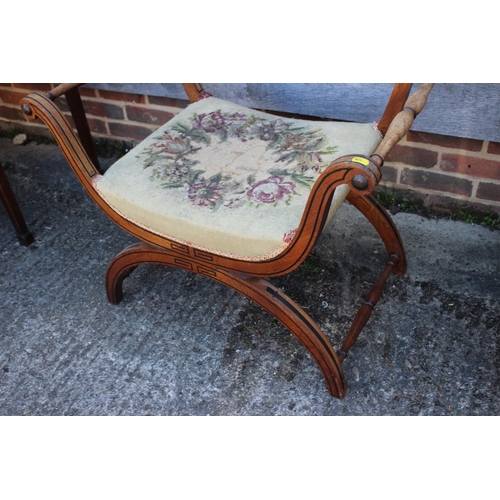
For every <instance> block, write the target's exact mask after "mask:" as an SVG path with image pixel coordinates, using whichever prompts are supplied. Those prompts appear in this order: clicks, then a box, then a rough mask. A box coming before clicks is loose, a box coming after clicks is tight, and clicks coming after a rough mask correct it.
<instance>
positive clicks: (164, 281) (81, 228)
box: [0, 138, 500, 415]
mask: <svg viewBox="0 0 500 500" xmlns="http://www.w3.org/2000/svg"><path fill="white" fill-rule="evenodd" d="M0 162H1V163H2V164H3V165H4V169H5V171H6V174H7V176H8V178H9V180H10V182H11V185H12V188H13V189H14V192H15V193H16V196H17V198H18V201H19V204H20V206H21V209H22V211H23V213H24V216H25V218H26V221H27V224H28V226H29V228H30V229H31V231H32V232H33V234H34V237H35V243H33V244H32V245H31V246H30V247H27V248H25V247H22V246H20V245H19V243H18V242H17V239H16V236H15V233H14V230H13V228H12V226H11V224H10V221H9V219H8V218H7V215H6V213H5V211H4V210H3V208H2V207H0V256H1V257H0V259H1V260H0V283H1V286H0V414H1V415H498V414H499V413H500V398H499V395H500V394H499V393H500V378H499V375H500V352H499V351H500V337H499V335H500V321H499V319H500V272H499V271H500V231H498V230H495V231H493V230H490V229H488V228H486V227H482V226H477V225H471V224H466V223H464V222H457V221H451V220H447V219H444V218H441V219H428V218H423V217H421V216H419V215H415V214H405V213H398V214H397V215H395V216H394V219H395V222H396V224H397V226H398V227H399V229H400V232H401V235H402V238H403V241H404V242H405V245H406V249H407V257H408V263H409V268H408V273H407V274H406V276H405V277H398V276H392V277H391V278H390V280H389V282H388V285H387V288H386V292H385V294H384V295H383V297H382V299H381V301H380V302H379V305H378V308H377V309H376V311H375V313H374V314H373V316H372V318H371V320H370V321H369V323H368V325H367V326H366V327H365V329H364V330H363V332H362V334H361V336H360V338H359V340H358V342H357V343H356V345H355V346H354V348H353V349H352V351H351V353H350V355H349V357H348V358H347V359H346V361H345V362H344V369H345V371H346V376H347V381H348V384H349V389H348V392H347V396H346V397H345V399H343V400H338V399H335V398H332V397H331V396H330V395H329V394H328V392H327V390H326V386H325V383H324V381H323V377H322V375H321V373H320V371H319V369H318V368H317V366H316V364H315V363H314V361H313V360H312V359H311V358H310V356H309V355H308V353H307V352H306V351H305V349H304V348H303V347H302V346H301V345H300V344H299V342H298V341H297V340H296V339H295V338H294V337H293V336H292V335H290V334H289V333H288V332H287V331H286V330H285V329H284V328H282V327H281V326H280V325H278V324H276V322H275V321H273V319H272V318H271V317H270V316H269V315H268V314H267V313H264V312H262V311H261V310H260V309H259V308H258V307H256V306H254V305H253V304H251V303H250V302H249V301H248V300H247V299H245V298H243V297H241V296H239V295H238V294H237V293H236V292H233V291H231V290H229V289H226V288H225V287H223V286H221V285H219V284H217V283H214V282H211V281H209V280H208V279H206V278H204V277H201V276H197V275H192V274H188V273H187V272H184V271H180V270H176V269H169V268H160V267H143V268H139V269H138V270H136V271H135V272H134V273H133V274H132V275H131V276H130V277H129V278H128V279H127V280H126V281H125V284H124V295H125V296H124V300H123V302H122V303H120V304H119V305H117V306H114V305H111V304H109V303H108V302H107V300H106V294H105V289H104V273H105V270H106V266H107V264H108V262H109V261H110V260H111V258H112V257H113V256H114V255H115V254H116V253H118V252H119V251H120V250H122V249H123V248H124V247H125V246H126V245H128V244H130V243H132V242H133V241H134V239H133V238H132V237H131V236H129V235H128V234H126V233H124V232H123V231H122V230H121V229H119V228H118V227H117V226H115V225H114V224H113V223H112V222H111V221H110V220H109V219H108V218H107V217H106V216H105V215H104V214H103V213H101V212H100V210H99V209H98V208H97V207H96V206H95V205H94V204H93V203H92V202H91V200H90V199H89V198H88V197H87V195H86V194H85V193H84V191H83V189H82V188H81V187H80V185H79V183H78V182H77V180H76V178H75V177H74V175H73V174H72V172H71V170H70V168H69V167H68V166H67V164H66V162H65V160H64V158H63V157H62V155H61V153H60V152H59V150H58V148H57V147H56V146H54V145H37V144H35V143H29V144H27V145H25V146H13V145H12V141H11V140H10V139H6V138H0ZM109 162H110V160H105V161H104V163H109ZM385 258H386V257H385V254H384V250H383V248H382V245H381V242H380V241H379V239H378V237H377V235H376V234H375V233H374V231H373V229H372V228H371V226H370V225H369V224H368V223H367V222H366V221H365V220H364V219H363V218H362V217H361V216H360V215H359V214H358V213H357V212H356V211H355V210H354V209H353V208H352V207H350V206H348V205H345V206H344V207H342V209H341V211H340V212H339V213H338V216H337V217H336V219H335V221H334V224H332V226H331V227H329V228H328V229H327V230H326V231H325V233H324V234H323V235H322V237H321V240H320V241H319V242H318V244H317V246H316V248H315V249H314V252H313V256H312V257H311V258H310V259H308V261H306V263H305V265H304V266H302V268H301V269H299V270H297V271H295V272H294V273H292V275H290V276H288V277H284V278H280V279H279V280H273V283H275V284H277V285H278V286H280V287H282V288H284V289H285V291H286V292H287V293H288V294H289V295H291V296H292V297H293V298H295V299H296V300H297V302H299V303H300V304H301V305H302V306H304V307H305V308H306V310H307V311H308V312H309V313H310V314H311V316H312V317H313V318H315V319H316V320H317V321H318V323H319V325H320V326H321V328H322V329H323V330H324V331H325V333H326V334H327V335H328V336H329V338H330V339H331V340H332V343H333V344H334V346H335V347H338V345H339V342H341V340H342V338H343V336H344V335H345V333H346V331H347V328H348V325H349V320H350V319H352V318H353V316H354V314H355V311H356V308H357V307H358V306H359V305H360V304H361V302H362V298H363V296H364V294H365V293H366V292H367V291H368V289H369V286H370V285H371V284H372V283H373V282H374V280H375V279H376V278H377V276H378V273H379V272H380V270H381V268H382V266H383V265H384V264H385Z"/></svg>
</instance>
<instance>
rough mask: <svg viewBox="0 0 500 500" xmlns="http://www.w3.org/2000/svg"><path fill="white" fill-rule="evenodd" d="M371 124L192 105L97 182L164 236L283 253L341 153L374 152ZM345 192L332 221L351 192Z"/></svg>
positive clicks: (117, 206) (228, 251) (121, 207)
mask: <svg viewBox="0 0 500 500" xmlns="http://www.w3.org/2000/svg"><path fill="white" fill-rule="evenodd" d="M380 140H381V136H380V133H379V132H378V131H377V130H376V129H375V128H374V126H373V125H372V124H357V123H337V122H317V121H306V120H296V119H289V118H281V117H277V116H274V115H271V114H268V113H263V112H259V111H255V110H252V109H249V108H245V107H242V106H239V105H235V104H232V103H229V102H227V101H223V100H221V99H217V98H214V97H209V98H206V99H202V100H200V101H198V102H196V103H193V104H191V105H189V106H188V107H187V108H186V109H184V110H183V111H181V112H180V113H179V114H178V115H176V116H175V117H174V118H173V119H172V120H171V121H169V122H168V123H166V124H165V125H163V126H162V127H160V128H159V129H158V130H157V131H156V132H154V133H153V134H151V135H150V136H149V137H148V138H146V139H145V140H144V141H142V142H141V143H140V144H139V145H138V146H137V147H135V148H134V149H133V150H131V151H130V152H129V153H127V154H126V155H125V156H124V157H123V158H121V159H120V160H118V161H117V162H116V163H115V164H114V165H113V166H112V167H111V168H109V169H108V170H107V171H106V173H105V174H104V175H103V176H99V177H98V178H97V179H96V180H95V187H96V189H97V191H98V193H99V194H100V195H101V196H102V197H103V198H104V200H105V201H106V202H107V203H108V204H109V205H110V206H111V207H112V208H113V209H114V210H116V211H117V212H119V213H120V214H122V215H123V216H124V217H125V218H127V219H128V220H131V221H133V222H135V223H137V224H139V225H140V226H142V227H145V228H147V229H150V230H152V231H153V232H155V233H158V234H161V235H165V236H168V237H170V238H171V239H174V240H176V241H180V242H183V243H189V244H191V245H194V246H196V247H199V248H203V249H207V250H210V251H213V252H216V253H220V254H224V255H234V256H237V257H239V258H244V259H248V260H259V259H264V258H268V257H269V256H270V255H275V254H276V253H279V252H280V251H282V250H283V249H284V248H286V246H287V245H288V244H289V243H290V241H291V236H292V235H293V231H294V230H295V229H296V228H297V227H298V225H299V223H300V220H301V217H302V213H303V211H304V208H305V205H306V203H307V198H308V195H309V193H310V190H311V187H312V185H313V184H314V182H315V180H316V179H317V178H318V176H319V175H320V174H321V173H322V172H323V171H324V170H325V168H326V167H327V166H328V165H329V164H330V163H331V162H332V161H333V160H334V159H336V158H338V157H339V156H343V155H346V154H364V155H370V154H371V153H373V151H374V150H375V149H376V147H377V146H378V144H379V143H380ZM348 192H349V188H348V187H347V186H346V185H344V186H341V187H339V188H337V189H336V191H335V195H334V199H333V201H332V206H331V209H330V213H329V217H330V218H331V216H332V215H333V213H334V212H335V210H336V209H337V208H338V206H339V205H340V204H341V203H342V201H343V200H344V199H345V197H346V196H347V193H348Z"/></svg>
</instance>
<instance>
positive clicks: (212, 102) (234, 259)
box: [21, 84, 432, 398]
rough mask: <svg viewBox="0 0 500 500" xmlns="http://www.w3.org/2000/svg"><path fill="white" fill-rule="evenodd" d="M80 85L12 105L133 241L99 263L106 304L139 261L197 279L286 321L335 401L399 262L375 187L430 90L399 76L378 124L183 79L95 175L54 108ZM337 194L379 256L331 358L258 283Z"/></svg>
mask: <svg viewBox="0 0 500 500" xmlns="http://www.w3.org/2000/svg"><path fill="white" fill-rule="evenodd" d="M78 85H80V84H61V85H59V86H58V87H57V88H55V89H54V90H52V91H51V92H49V93H46V94H43V93H32V94H30V95H28V96H26V97H25V98H24V99H23V100H22V102H21V107H22V110H23V111H24V113H25V115H26V117H27V118H28V119H29V120H34V119H35V118H40V119H41V120H42V121H44V122H45V123H46V125H47V126H48V128H49V129H50V131H51V132H52V134H53V135H54V138H55V139H56V141H57V143H58V144H59V146H60V148H61V149H62V151H63V153H64V154H65V156H66V158H67V160H68V162H69V164H70V165H71V167H72V169H73V170H74V172H75V174H76V176H77V177H78V179H79V180H80V182H81V183H82V184H83V186H84V188H85V189H86V191H87V192H88V194H89V195H90V197H91V198H92V199H93V200H94V201H95V202H96V203H97V205H98V206H99V207H100V208H101V209H102V210H103V211H104V212H105V213H106V214H107V215H108V216H109V217H110V218H111V219H112V220H113V221H114V222H116V223H117V224H118V225H119V226H120V227H121V228H123V229H124V230H125V231H128V232H129V233H130V234H132V235H134V236H135V237H137V238H138V239H139V240H140V242H138V243H136V244H133V245H131V246H129V247H128V248H126V249H125V250H123V251H122V252H121V253H120V254H118V255H117V256H116V257H114V259H113V260H112V261H111V263H110V264H109V267H108V270H107V274H106V287H107V294H108V299H109V300H110V301H111V302H112V303H114V304H117V303H118V302H120V300H121V299H122V283H123V280H124V279H125V278H126V277H127V276H128V275H129V274H130V273H131V272H132V271H133V270H134V269H135V268H136V267H137V266H139V265H141V264H161V265H166V266H173V267H177V268H181V269H185V270H188V271H191V272H193V273H199V274H201V275H203V276H207V277H209V278H211V279H213V280H215V281H217V282H220V283H223V284H225V285H227V286H228V287H230V288H232V289H234V290H236V291H238V292H239V293H241V294H242V295H244V296H245V297H248V298H249V299H250V300H252V301H254V302H255V303H257V304H259V305H260V306H261V307H262V308H263V309H264V310H266V311H267V312H269V313H270V314H271V315H273V316H274V317H275V318H276V319H277V320H279V321H280V322H281V323H282V324H283V325H284V326H285V327H287V328H288V329H289V330H290V331H291V332H292V333H293V334H294V335H295V336H296V337H297V338H298V339H299V341H300V342H301V343H302V344H303V345H304V347H305V348H306V349H307V350H308V351H309V352H310V354H311V355H312V357H313V358H314V360H315V361H316V363H317V364H318V366H319V368H320V369H321V371H322V372H323V375H324V377H325V380H326V385H327V388H328V390H329V392H330V394H332V395H333V396H336V397H338V398H343V397H344V396H345V394H346V389H347V384H346V380H345V377H344V372H343V369H342V362H343V361H344V359H345V357H346V356H347V353H348V352H349V350H350V349H351V347H352V345H353V344H354V342H355V340H356V338H357V337H358V335H359V333H360V332H361V330H362V328H363V327H364V325H365V324H366V322H367V320H368V318H369V316H370V314H371V312H372V310H373V307H374V306H375V304H376V303H377V301H378V299H379V297H380V296H381V293H382V290H383V287H384V284H385V282H386V280H387V279H388V277H389V276H390V274H391V273H396V274H399V275H403V274H404V273H405V270H406V260H405V253H404V248H403V244H402V242H401V239H400V236H399V234H398V231H397V229H396V227H395V226H394V224H393V221H392V219H391V218H390V217H389V216H388V215H387V212H386V211H385V209H384V208H383V207H382V206H381V205H380V204H379V203H378V202H377V201H376V199H375V198H374V197H373V196H372V195H371V193H372V192H373V190H374V188H375V187H376V186H377V184H378V182H379V181H380V179H381V172H380V167H381V166H382V165H383V162H384V158H385V157H386V155H387V154H388V152H389V151H390V150H391V149H392V147H393V146H394V145H395V144H397V143H398V142H399V141H400V140H401V139H402V138H403V137H404V136H405V134H406V133H407V132H408V130H409V129H410V127H411V125H412V123H413V120H414V118H415V117H416V115H417V114H418V113H420V111H421V110H422V109H423V107H424V105H425V103H426V100H427V97H428V95H429V92H430V91H431V89H432V84H422V85H421V86H420V87H419V88H418V90H416V91H415V92H414V93H413V94H412V95H411V96H410V97H408V96H409V94H410V89H411V84H396V85H395V87H394V89H393V91H392V94H391V96H390V99H389V102H388V105H387V107H386V110H385V112H384V114H383V116H382V118H381V120H380V123H379V124H378V127H376V126H374V124H358V123H339V122H326V121H317V122H316V121H309V120H300V119H292V118H283V117H278V116H275V115H273V114H270V113H263V112H260V111H256V110H252V109H249V108H245V107H242V106H238V105H235V104H232V103H230V102H228V101H224V100H221V99H217V98H216V97H213V96H212V95H210V94H208V93H207V92H205V91H204V89H203V88H202V86H201V85H199V84H184V88H185V90H186V93H187V95H188V97H189V99H190V101H191V104H190V105H189V106H188V107H187V108H186V109H185V110H183V111H181V112H180V113H179V114H178V115H177V116H175V117H174V118H173V119H172V120H170V121H169V122H168V123H167V124H165V125H163V126H162V127H160V128H159V129H158V130H157V131H156V132H154V133H153V134H152V135H151V136H150V137H148V138H147V139H145V140H144V141H143V142H141V143H140V144H139V145H138V146H136V147H135V148H134V149H133V150H132V151H130V152H129V153H127V155H125V156H124V157H123V158H121V159H119V160H118V161H117V162H116V163H115V164H114V165H113V166H112V167H111V168H110V169H109V170H107V171H106V173H105V174H103V175H101V174H100V173H99V171H98V168H97V167H96V165H95V164H94V163H93V162H92V161H91V159H90V156H89V152H88V151H89V145H88V138H87V139H86V142H87V145H86V146H85V147H84V146H83V145H82V143H81V142H80V141H79V140H78V138H77V136H76V134H75V133H74V131H73V130H72V128H71V126H70V125H69V124H68V122H67V120H66V118H65V117H64V116H63V115H62V114H61V113H60V111H59V110H58V108H57V107H56V105H55V104H54V102H53V101H54V100H55V99H56V98H57V97H59V96H61V95H62V94H64V93H67V92H70V93H71V95H72V99H73V100H75V99H76V100H77V99H78V97H76V96H75V89H76V88H77V86H78ZM76 95H77V94H76ZM344 200H347V201H348V202H349V203H351V204H352V205H354V206H355V207H356V208H357V209H358V210H360V211H361V212H362V213H363V214H364V215H365V216H366V218H367V219H368V220H369V221H370V222H371V224H372V225H373V226H374V228H375V229H376V230H377V232H378V234H379V235H380V237H381V238H382V240H383V243H384V244H385V247H386V249H387V254H388V263H387V265H386V266H385V268H384V269H383V271H382V273H381V275H380V278H379V279H378V281H377V282H376V283H375V284H374V286H373V288H372V289H371V290H370V292H369V293H368V295H367V298H366V301H365V302H364V304H362V305H361V308H360V310H359V312H358V314H357V315H356V317H355V318H354V321H353V323H352V326H351V328H350V330H349V332H348V333H347V336H346V339H345V341H344V343H343V344H342V346H341V347H340V349H339V350H338V352H336V351H335V350H334V348H333V347H332V345H331V343H330V341H329V340H328V338H327V337H326V336H325V334H324V333H323V332H322V331H321V330H320V328H319V327H318V326H317V324H316V323H315V322H314V321H313V319H312V318H311V317H309V315H308V314H307V313H306V312H305V311H304V310H303V309H302V308H301V307H300V306H299V305H298V304H296V303H295V302H294V301H292V300H291V299H290V298H289V297H287V296H286V295H285V294H284V293H283V292H282V291H281V290H279V289H277V288H276V287H274V286H273V285H272V284H271V283H270V282H269V281H267V279H268V278H272V277H275V276H280V275H284V274H287V273H290V272H291V271H293V270H294V269H296V268H297V267H298V266H300V264H301V263H302V262H303V261H304V260H305V259H306V257H307V256H308V254H309V253H310V251H311V250H312V248H313V246H314V244H315V242H316V241H317V239H318V238H319V236H320V235H321V232H322V230H323V228H324V227H325V226H326V224H328V222H329V221H330V219H331V218H332V217H333V215H334V213H335V211H336V209H337V208H338V207H339V205H340V204H341V203H342V202H343V201H344ZM214 300H215V299H214Z"/></svg>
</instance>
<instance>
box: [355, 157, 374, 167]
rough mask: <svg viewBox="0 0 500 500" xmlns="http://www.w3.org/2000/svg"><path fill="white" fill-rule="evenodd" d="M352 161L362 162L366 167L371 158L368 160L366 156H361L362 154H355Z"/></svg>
mask: <svg viewBox="0 0 500 500" xmlns="http://www.w3.org/2000/svg"><path fill="white" fill-rule="evenodd" d="M351 161H353V162H354V163H361V165H364V166H365V167H366V165H369V164H370V162H369V160H367V159H366V158H361V157H360V156H354V157H353V158H352V160H351Z"/></svg>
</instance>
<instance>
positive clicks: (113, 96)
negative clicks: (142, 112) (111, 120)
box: [99, 90, 146, 104]
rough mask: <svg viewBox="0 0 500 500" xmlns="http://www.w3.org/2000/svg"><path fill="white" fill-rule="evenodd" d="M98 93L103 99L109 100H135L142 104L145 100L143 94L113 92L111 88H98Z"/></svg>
mask: <svg viewBox="0 0 500 500" xmlns="http://www.w3.org/2000/svg"><path fill="white" fill-rule="evenodd" d="M99 95H100V96H101V97H102V98H103V99H108V100H111V101H122V102H136V103H138V104H144V103H145V102H146V98H145V96H143V95H141V94H131V93H128V92H114V91H111V90H99Z"/></svg>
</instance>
